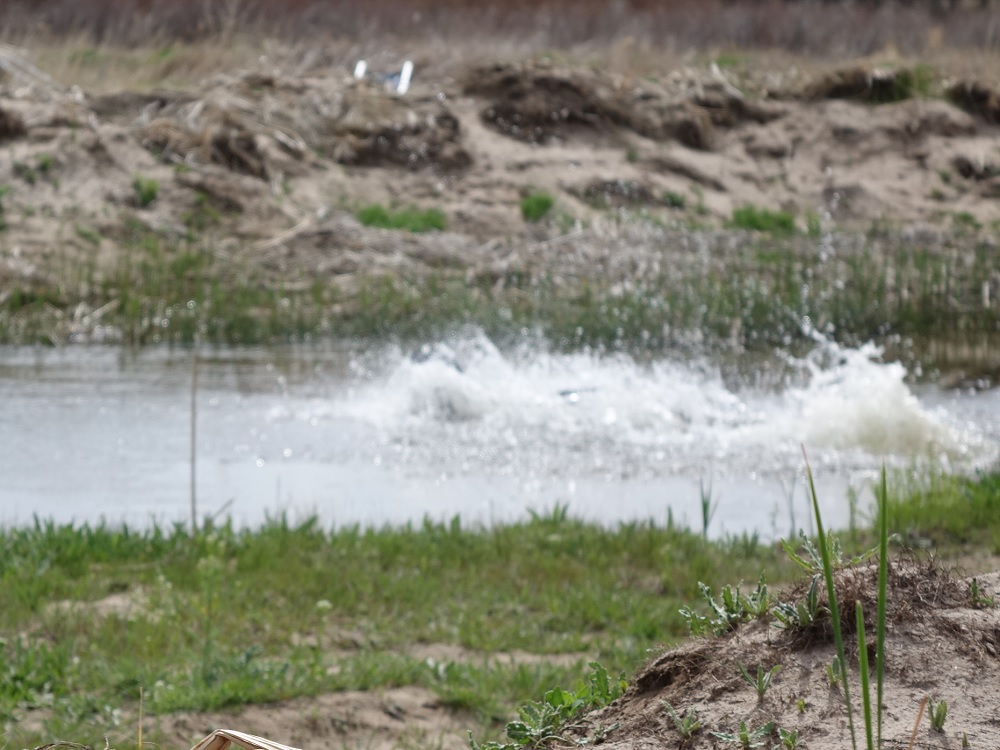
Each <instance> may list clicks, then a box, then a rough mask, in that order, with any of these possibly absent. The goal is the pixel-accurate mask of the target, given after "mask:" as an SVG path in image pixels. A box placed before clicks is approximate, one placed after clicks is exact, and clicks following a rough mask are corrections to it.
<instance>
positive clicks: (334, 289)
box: [0, 222, 1000, 373]
mask: <svg viewBox="0 0 1000 750" xmlns="http://www.w3.org/2000/svg"><path fill="white" fill-rule="evenodd" d="M633 230H634V231H635V232H636V233H637V235H638V236H639V238H640V239H639V244H638V247H639V248H640V251H639V252H640V255H642V257H647V256H648V259H649V260H648V263H649V264H650V265H651V266H663V267H664V269H668V270H662V271H647V272H644V273H642V274H639V275H627V274H626V275H625V276H621V274H620V273H616V272H615V271H614V270H613V269H607V268H603V267H601V268H597V269H594V268H590V269H587V268H586V267H585V266H584V267H581V268H575V267H573V266H572V265H569V266H567V265H565V261H563V264H564V265H562V266H560V267H558V268H557V267H555V266H552V265H551V263H549V264H546V263H545V262H541V264H539V263H538V262H537V261H536V260H533V259H530V258H528V259H526V260H525V261H524V262H523V263H522V264H521V265H523V266H524V268H523V269H518V268H514V269H512V270H510V271H507V272H503V273H499V274H498V272H497V271H495V270H493V269H490V268H489V267H487V266H482V267H480V266H477V265H476V263H475V261H473V260H472V259H471V258H470V260H469V263H468V267H462V268H454V269H449V268H438V269H430V270H427V269H413V270H410V271H407V270H406V268H405V267H404V268H403V269H401V270H400V271H399V272H398V273H394V274H392V275H386V274H385V273H384V272H375V271H359V272H358V273H356V274H354V275H353V276H351V277H350V278H349V279H346V280H345V278H334V277H330V276H327V277H323V276H317V277H309V276H308V275H307V276H303V277H301V278H300V277H299V276H297V275H295V274H294V273H284V274H279V275H277V276H275V275H274V274H273V273H270V272H268V271H266V270H265V269H263V268H261V267H259V266H257V265H256V264H255V263H253V262H252V261H250V260H244V261H239V260H234V259H232V258H229V257H227V256H225V255H224V254H219V253H217V252H215V250H214V249H213V245H212V243H211V241H210V240H207V239H199V238H189V239H186V240H177V239H171V238H168V237H165V236H162V235H159V234H157V233H155V232H152V231H150V230H147V229H145V228H143V227H142V226H141V225H139V224H137V223H133V224H130V225H128V227H127V228H126V240H125V245H124V247H125V249H124V251H123V254H122V256H121V258H120V259H119V260H118V262H117V263H116V264H115V265H114V266H113V267H111V268H101V269H99V268H98V267H97V265H96V263H95V262H94V261H89V262H88V261H79V260H77V261H73V262H68V261H67V262H66V263H65V264H64V265H63V266H62V267H61V268H59V269H58V270H57V271H56V272H55V273H54V275H53V276H52V277H51V278H50V280H49V281H47V282H41V283H35V284H33V285H31V286H14V287H12V288H11V289H9V290H8V291H7V293H5V294H4V295H3V296H2V298H0V343H4V344H33V343H43V344H49V345H55V344H64V343H73V342H99V343H115V344H125V345H129V346H144V345H151V344H153V345H155V344H161V343H169V344H177V343H180V344H187V343H191V342H192V341H194V340H195V338H196V337H197V338H198V339H199V340H201V341H205V342H211V343H220V344H237V345H240V344H263V343H278V342H302V341H315V340H325V339H337V338H345V337H355V338H375V339H391V338H395V339H401V340H409V341H413V340H421V339H422V340H426V339H427V338H429V337H435V336H439V335H441V334H443V333H446V332H448V331H449V330H453V329H455V328H456V327H461V326H465V325H470V324H471V325H475V326H478V327H480V328H482V329H483V330H484V331H485V332H486V333H487V335H489V336H491V338H494V339H495V340H497V341H505V340H507V341H510V340H512V339H515V338H516V337H517V336H519V335H521V333H522V332H523V331H525V330H530V331H535V332H538V333H540V334H541V335H542V336H543V337H544V338H545V339H547V340H548V341H549V342H550V344H551V345H553V346H554V347H556V348H558V349H563V350H567V349H579V348H583V347H591V348H596V349H598V350H624V351H629V352H633V353H636V354H644V355H646V354H652V355H656V354H657V353H662V352H665V351H670V350H673V351H676V350H678V349H683V348H684V347H690V346H696V347H700V348H706V347H707V348H708V349H723V350H726V349H733V348H735V349H737V350H770V349H772V348H774V347H789V346H793V347H794V346H798V345H802V344H809V343H810V342H811V341H812V336H813V331H819V332H822V333H823V334H824V335H829V336H832V337H833V338H834V339H835V340H837V341H838V342H840V343H844V344H847V345H858V344H860V343H863V342H865V341H869V340H874V341H876V342H879V343H880V344H883V345H885V346H886V348H887V351H888V353H889V356H890V357H892V358H898V359H903V360H904V361H907V362H908V363H917V364H920V365H922V366H923V367H924V369H926V368H927V367H928V366H929V367H931V368H933V367H938V368H940V369H943V370H947V369H958V368H966V369H969V370H972V371H976V370H981V371H984V372H986V373H991V372H995V371H996V370H998V369H1000V362H997V361H995V359H994V358H991V356H990V355H989V352H990V351H991V350H992V349H995V348H996V347H995V344H996V343H997V341H998V337H1000V308H998V307H997V306H996V305H995V304H992V301H991V299H990V298H989V297H988V296H986V297H984V295H985V294H986V292H984V291H983V290H984V287H983V284H984V282H983V279H987V278H989V277H990V273H991V268H992V266H991V263H992V258H993V255H994V254H995V249H994V247H993V245H992V244H990V243H989V242H983V241H973V240H972V239H971V238H968V237H966V238H962V237H956V238H951V239H948V238H944V239H940V238H939V239H938V240H935V241H933V242H930V241H927V240H926V238H925V239H914V238H912V237H907V236H904V235H903V234H901V233H889V234H887V235H885V236H881V237H876V236H863V235H860V234H852V233H850V232H841V233H834V234H831V235H830V236H828V237H826V238H824V239H823V240H822V241H820V240H819V239H817V238H814V237H810V236H807V235H804V234H802V235H793V236H773V235H770V234H760V233H748V232H740V231H718V230H687V229H680V228H675V229H672V230H663V229H659V228H657V227H655V226H652V225H650V226H648V227H643V226H642V225H641V222H640V223H639V224H636V225H634V226H633ZM629 231H632V230H629V229H625V230H623V233H622V238H621V240H620V241H625V242H627V240H628V236H627V235H628V232H629ZM578 241H579V242H582V243H586V242H587V239H586V235H585V233H584V235H583V238H582V239H580V240H578ZM692 243H693V245H694V246H703V247H704V250H705V253H708V255H706V256H705V257H707V258H710V260H709V261H708V262H705V261H704V258H702V256H703V255H705V253H691V252H690V250H688V251H685V250H683V249H682V248H684V247H689V246H691V245H692ZM516 244H517V243H515V245H516ZM699 259H701V260H699Z"/></svg>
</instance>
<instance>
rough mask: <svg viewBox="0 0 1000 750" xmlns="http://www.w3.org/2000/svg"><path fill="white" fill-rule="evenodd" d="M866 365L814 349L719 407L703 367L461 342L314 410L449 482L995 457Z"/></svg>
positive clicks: (869, 351) (398, 362) (975, 436)
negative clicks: (498, 476) (360, 427)
mask: <svg viewBox="0 0 1000 750" xmlns="http://www.w3.org/2000/svg"><path fill="white" fill-rule="evenodd" d="M880 355H881V352H880V351H879V350H878V349H877V348H876V347H874V346H865V347H861V348H859V349H844V348H840V347H837V346H835V345H833V344H831V343H829V342H825V341H820V342H819V343H818V346H817V348H816V350H814V352H813V353H812V354H811V355H810V356H808V357H806V358H804V359H801V360H790V363H791V365H792V367H793V369H794V370H797V375H796V376H795V377H794V378H792V379H793V380H794V381H795V384H792V385H788V386H787V387H786V388H784V389H783V390H782V391H780V392H779V393H774V392H773V391H771V390H766V391H765V390H763V389H759V390H754V389H750V388H740V389H739V390H737V391H734V390H732V389H730V388H728V387H727V386H726V384H725V383H724V382H723V379H722V377H721V375H720V373H719V370H718V368H717V367H713V366H711V365H710V364H708V363H707V362H705V361H695V362H683V363H681V362H674V361H658V362H653V363H649V364H645V363H639V362H637V361H635V360H634V359H632V358H631V357H628V356H625V355H620V354H616V355H609V356H597V355H595V354H592V353H573V354H561V353H554V352H551V351H546V350H544V349H539V348H538V347H537V345H535V346H531V347H528V346H525V347H523V348H521V349H519V350H517V351H513V352H501V351H499V350H498V349H497V347H496V346H494V345H493V343H492V342H491V341H489V339H488V338H486V337H485V336H484V335H483V334H482V333H472V334H470V335H468V336H467V337H466V338H463V339H457V340H453V341H450V342H448V344H439V345H433V346H425V347H423V348H422V349H421V350H420V351H419V352H416V353H407V352H404V351H401V350H398V349H390V350H386V351H384V352H382V353H381V356H380V357H377V358H376V359H377V360H378V364H360V363H357V364H356V367H355V371H356V372H357V373H358V379H357V382H356V383H355V384H354V386H353V387H352V389H351V392H350V394H349V395H348V396H347V397H345V398H342V399H338V400H335V401H334V402H333V403H332V404H331V405H328V406H326V407H323V409H324V411H325V412H326V415H327V416H328V417H331V418H344V417H350V418H351V419H353V420H356V421H357V422H358V423H361V424H366V425H368V427H369V428H370V429H371V430H372V431H373V433H374V434H375V435H377V440H378V442H379V443H380V444H381V445H396V446H404V448H402V449H399V450H397V454H398V456H397V457H398V458H399V459H400V460H405V461H408V462H411V463H414V464H416V465H425V466H437V467H448V469H447V470H448V471H458V472H462V471H485V472H487V473H490V472H499V473H511V472H516V473H519V474H521V475H529V476H540V477H550V476H566V475H583V476H586V475H595V474H597V475H609V476H611V477H614V478H622V477H630V476H640V477H662V476H669V475H675V474H678V473H687V474H692V473H693V474H694V475H699V474H702V475H709V474H716V475H720V474H721V475H727V474H734V473H740V472H744V473H756V472H760V471H765V472H768V471H770V472H774V473H782V472H787V471H788V470H789V469H790V468H791V469H792V470H794V467H795V466H797V465H798V464H799V462H800V457H801V453H800V445H805V446H806V447H807V448H808V449H809V450H810V452H813V451H815V452H816V453H817V454H818V455H817V458H818V460H821V461H823V462H824V463H826V464H831V465H835V466H841V467H842V468H845V469H850V468H851V467H870V466H872V465H873V464H877V462H878V461H880V460H882V459H887V460H889V462H890V463H907V462H913V461H923V460H941V461H948V462H961V461H975V460H984V459H987V458H989V457H990V456H993V455H995V452H996V446H995V443H991V441H990V440H988V439H987V437H986V436H984V434H983V433H982V430H981V429H980V426H978V425H970V424H961V423H959V422H958V420H956V419H952V418H950V416H949V414H948V413H947V412H946V411H945V410H944V409H943V408H940V407H938V408H931V407H927V406H924V405H923V404H922V403H921V401H920V400H919V399H918V398H917V397H916V395H915V394H914V393H913V391H912V390H911V389H910V387H909V386H908V385H907V382H906V371H905V369H904V368H903V367H902V366H901V365H899V364H898V363H889V364H886V363H883V362H881V360H880Z"/></svg>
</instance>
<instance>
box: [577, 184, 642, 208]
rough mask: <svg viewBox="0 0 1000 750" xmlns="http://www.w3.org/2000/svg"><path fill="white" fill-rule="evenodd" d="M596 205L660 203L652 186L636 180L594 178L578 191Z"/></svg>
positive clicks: (617, 206) (586, 199)
mask: <svg viewBox="0 0 1000 750" xmlns="http://www.w3.org/2000/svg"><path fill="white" fill-rule="evenodd" d="M576 192H577V194H578V195H579V196H580V197H581V198H583V199H584V200H585V201H587V202H588V203H591V204H593V205H595V206H604V207H613V208H620V207H623V206H652V205H657V204H659V203H660V199H659V198H657V197H656V194H655V193H654V192H653V190H652V188H650V187H649V186H648V185H645V184H643V183H641V182H636V181H635V180H594V181H592V182H590V183H588V184H587V185H586V186H585V187H583V188H582V189H580V190H577V191H576Z"/></svg>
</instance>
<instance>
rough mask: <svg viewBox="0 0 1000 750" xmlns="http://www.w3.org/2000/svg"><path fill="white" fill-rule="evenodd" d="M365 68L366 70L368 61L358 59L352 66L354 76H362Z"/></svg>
mask: <svg viewBox="0 0 1000 750" xmlns="http://www.w3.org/2000/svg"><path fill="white" fill-rule="evenodd" d="M366 70H368V63H366V62H365V61H364V60H358V62H357V64H356V65H355V66H354V77H355V78H364V77H365V71H366Z"/></svg>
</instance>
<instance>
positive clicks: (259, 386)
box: [0, 331, 1000, 537]
mask: <svg viewBox="0 0 1000 750" xmlns="http://www.w3.org/2000/svg"><path fill="white" fill-rule="evenodd" d="M878 355H879V352H878V350H877V349H875V348H874V347H870V346H869V347H864V348H861V349H841V348H839V347H836V346H834V345H832V344H829V343H826V342H823V341H817V346H816V348H815V350H814V351H813V352H812V353H810V354H809V355H808V356H806V357H804V358H794V357H791V356H790V355H786V354H783V353H781V352H778V353H776V354H775V355H774V356H773V357H770V358H767V359H766V360H761V361H760V362H757V363H754V362H751V363H749V364H747V363H742V364H741V365H740V366H735V365H733V363H732V362H726V361H714V360H713V359H712V358H710V357H704V358H697V359H695V360H691V359H686V360H676V361H675V360H672V359H662V360H656V361H637V360H635V359H633V358H631V357H629V356H626V355H611V356H609V355H605V356H598V355H595V354H590V353H575V354H561V353H553V352H550V351H546V350H545V348H544V347H541V346H538V345H537V343H536V344H532V345H529V344H527V343H525V344H524V345H522V346H519V347H513V348H512V349H504V350H503V351H501V350H500V349H498V348H497V347H496V346H494V344H493V343H492V342H491V341H489V340H488V339H487V338H486V337H485V336H483V335H482V334H481V333H478V332H476V331H471V332H467V333H465V334H464V335H461V336H457V337H454V338H451V339H448V340H447V341H444V342H436V343H429V344H427V345H425V346H422V347H416V348H405V349H404V348H400V347H398V346H394V345H377V346H376V345H368V346H363V345H360V344H357V343H343V344H341V345H336V346H333V345H325V346H312V347H307V346H299V347H282V348H268V349H207V348H203V349H202V350H201V351H200V353H199V364H198V368H197V389H196V391H195V396H196V402H197V409H196V413H197V418H196V443H195V444H196V450H195V459H196V460H195V488H196V501H197V507H198V516H199V517H204V516H208V515H212V516H216V517H219V518H224V517H230V518H231V519H232V520H233V522H234V523H236V524H238V525H253V524H258V523H260V522H261V521H262V520H264V519H265V518H267V517H268V516H275V515H278V514H282V513H284V514H286V515H287V517H288V518H289V519H290V520H292V521H296V520H301V519H304V518H306V517H308V516H311V515H313V514H315V515H318V516H319V518H320V519H321V520H322V521H323V523H324V524H325V525H347V524H355V523H358V524H362V525H374V526H380V525H383V524H401V523H405V522H409V521H413V522H420V521H421V520H422V519H424V518H425V517H427V518H431V519H433V520H447V519H450V518H452V517H453V516H455V515H459V516H461V519H462V522H463V523H469V524H471V523H482V524H490V523H497V522H506V521H512V520H515V519H519V518H524V517H526V516H527V515H528V513H529V512H531V511H534V512H547V511H549V510H551V509H552V508H554V507H555V506H556V505H560V506H568V510H569V513H570V514H571V515H573V516H577V517H582V518H586V519H590V520H595V521H599V522H603V523H614V522H617V521H620V520H647V519H652V520H654V521H657V522H659V523H665V522H666V520H667V518H668V515H669V516H672V518H673V519H674V521H675V522H677V523H684V524H688V525H691V526H692V527H694V528H697V529H700V528H701V523H702V521H701V506H700V498H701V492H702V490H701V486H702V484H704V485H705V486H706V488H707V486H708V485H709V484H710V485H711V491H712V494H713V496H714V497H715V498H716V499H717V502H718V505H717V510H716V512H715V514H714V516H713V518H712V521H711V524H710V526H709V531H710V533H711V534H712V535H715V536H719V535H722V534H727V533H742V532H744V531H748V532H756V533H759V534H761V535H762V536H764V537H772V536H774V535H779V534H786V533H788V531H789V529H790V528H792V527H796V528H799V527H802V528H806V529H808V528H809V522H808V512H807V509H808V504H807V498H806V495H805V492H804V486H803V465H804V464H803V460H802V454H801V447H800V446H801V445H805V446H806V449H807V450H808V451H809V455H810V461H811V463H812V466H813V470H814V473H815V474H816V477H817V486H818V488H819V492H820V498H821V501H822V505H823V507H824V511H825V513H826V515H827V520H828V522H829V523H831V524H832V525H834V526H838V525H839V526H843V525H846V524H847V522H848V514H849V507H850V505H849V503H848V502H847V496H848V492H849V490H851V489H852V488H853V489H854V490H856V491H858V492H859V493H860V498H861V500H860V505H861V510H862V511H864V510H865V509H866V507H867V504H868V502H869V498H870V490H869V489H868V488H869V486H870V482H871V480H872V479H873V478H874V477H875V476H876V474H877V471H878V467H879V466H880V464H881V461H882V460H883V459H885V460H886V461H887V462H888V463H889V464H890V465H891V466H896V467H903V468H905V467H932V468H943V469H946V470H951V471H969V470H972V469H975V468H977V467H980V466H986V465H989V464H991V463H992V462H994V461H995V460H996V458H997V455H998V446H1000V419H998V417H1000V393H998V392H997V391H996V390H993V391H983V392H973V391H945V390H941V389H938V388H936V387H933V386H921V387H919V388H917V387H914V386H912V385H909V384H908V381H907V378H906V372H905V370H904V369H903V367H902V366H901V365H899V364H885V363H882V362H881V361H880V359H879V356H878ZM192 379H193V368H192V354H191V351H190V350H183V349H145V350H141V351H124V350H121V349H115V348H100V347H79V348H72V347H70V348H65V349H44V348H23V347H16V348H5V349H0V403H2V405H3V406H2V410H0V445H3V446H4V447H3V450H2V451H0V524H4V525H12V524H26V523H30V522H32V519H33V517H34V516H38V517H40V518H44V519H53V520H55V521H57V522H60V523H62V522H70V521H73V522H89V523H95V522H98V521H101V520H104V521H107V522H109V523H113V524H117V523H127V524H129V525H130V526H139V527H141V526H148V525H150V524H151V523H154V522H155V523H161V524H166V523H172V522H178V521H179V522H183V521H186V520H188V519H189V518H190V512H191V511H190V498H191V413H192V412H191V390H192V389H191V386H192Z"/></svg>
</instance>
